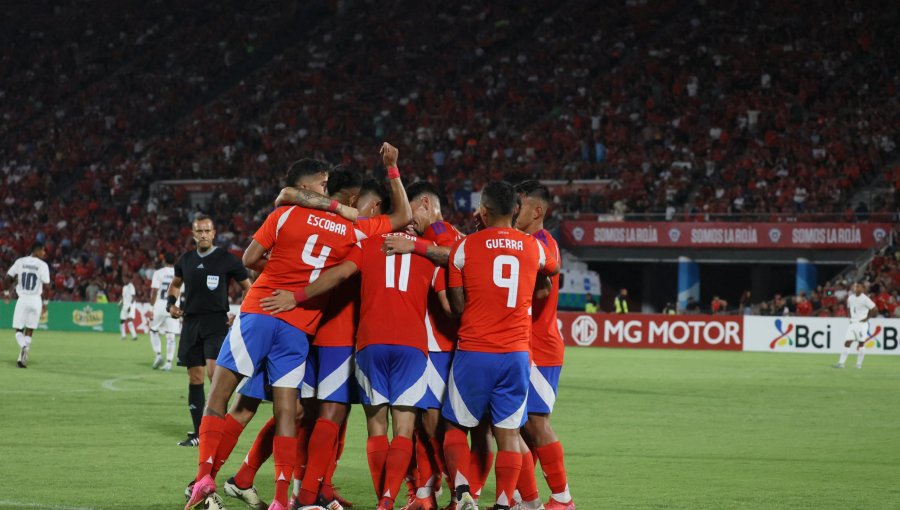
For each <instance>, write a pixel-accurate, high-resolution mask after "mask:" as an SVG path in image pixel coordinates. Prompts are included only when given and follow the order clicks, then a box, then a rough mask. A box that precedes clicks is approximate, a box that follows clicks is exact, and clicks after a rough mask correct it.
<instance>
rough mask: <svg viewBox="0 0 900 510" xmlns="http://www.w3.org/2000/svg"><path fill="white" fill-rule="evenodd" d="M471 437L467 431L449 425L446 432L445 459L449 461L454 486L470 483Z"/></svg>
mask: <svg viewBox="0 0 900 510" xmlns="http://www.w3.org/2000/svg"><path fill="white" fill-rule="evenodd" d="M469 457H471V452H470V451H469V439H468V438H467V437H466V433H465V432H463V431H461V430H459V429H458V428H455V427H449V428H448V429H447V433H446V434H444V460H445V461H446V463H447V474H449V475H450V479H451V480H453V486H454V487H458V486H460V485H469V478H468V476H469Z"/></svg>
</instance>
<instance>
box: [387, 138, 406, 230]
mask: <svg viewBox="0 0 900 510" xmlns="http://www.w3.org/2000/svg"><path fill="white" fill-rule="evenodd" d="M379 152H381V159H382V161H383V162H384V168H386V169H387V176H388V181H389V182H390V184H391V203H392V204H394V210H393V211H391V214H389V215H388V218H390V220H391V228H392V229H393V230H400V229H402V228H404V227H406V226H407V225H409V222H410V221H411V220H412V208H411V207H410V206H409V197H407V196H406V188H404V187H403V181H401V180H400V170H399V169H398V168H397V159H398V158H399V157H400V151H398V150H397V148H396V147H394V146H393V145H391V144H389V143H387V142H384V143H383V144H382V145H381V150H380V151H379Z"/></svg>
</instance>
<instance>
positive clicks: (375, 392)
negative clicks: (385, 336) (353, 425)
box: [356, 344, 428, 407]
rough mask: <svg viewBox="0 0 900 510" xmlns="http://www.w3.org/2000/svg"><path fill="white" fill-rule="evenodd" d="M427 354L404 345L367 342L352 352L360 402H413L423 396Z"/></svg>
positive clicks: (420, 399) (395, 404)
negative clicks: (353, 353)
mask: <svg viewBox="0 0 900 510" xmlns="http://www.w3.org/2000/svg"><path fill="white" fill-rule="evenodd" d="M427 365H428V357H426V356H425V353H423V352H422V351H420V350H419V349H416V348H415V347H407V346H405V345H383V344H373V345H367V346H366V347H364V348H363V349H362V350H361V351H357V353H356V382H357V383H358V384H359V399H360V401H361V402H362V403H363V405H369V406H377V405H382V404H390V405H392V406H416V407H418V405H419V403H420V402H421V401H422V397H424V396H425V391H426V389H427V384H426V383H425V368H426V366H427Z"/></svg>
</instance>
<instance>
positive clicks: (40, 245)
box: [29, 241, 44, 253]
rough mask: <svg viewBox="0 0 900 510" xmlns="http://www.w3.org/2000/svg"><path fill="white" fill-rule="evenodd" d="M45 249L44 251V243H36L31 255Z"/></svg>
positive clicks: (33, 245)
mask: <svg viewBox="0 0 900 510" xmlns="http://www.w3.org/2000/svg"><path fill="white" fill-rule="evenodd" d="M43 249H44V243H42V242H40V241H35V242H34V243H33V244H32V245H31V251H30V252H29V253H34V252H36V251H38V250H43Z"/></svg>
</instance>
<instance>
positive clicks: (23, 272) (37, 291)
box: [6, 255, 50, 297]
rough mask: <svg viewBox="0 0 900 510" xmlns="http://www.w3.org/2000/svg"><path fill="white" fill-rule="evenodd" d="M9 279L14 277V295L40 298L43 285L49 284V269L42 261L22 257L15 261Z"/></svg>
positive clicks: (30, 257)
mask: <svg viewBox="0 0 900 510" xmlns="http://www.w3.org/2000/svg"><path fill="white" fill-rule="evenodd" d="M6 274H7V276H9V277H16V278H17V279H18V280H17V282H16V294H18V295H19V296H37V297H41V294H42V293H43V292H44V285H42V284H49V283H50V267H49V266H47V263H46V262H44V261H43V260H41V259H39V258H37V257H32V256H31V255H29V256H27V257H22V258H20V259H18V260H16V261H15V262H14V263H13V265H12V267H11V268H9V272H7V273H6Z"/></svg>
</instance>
